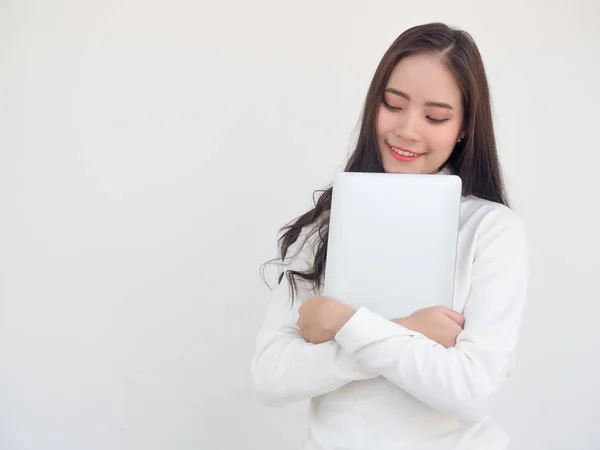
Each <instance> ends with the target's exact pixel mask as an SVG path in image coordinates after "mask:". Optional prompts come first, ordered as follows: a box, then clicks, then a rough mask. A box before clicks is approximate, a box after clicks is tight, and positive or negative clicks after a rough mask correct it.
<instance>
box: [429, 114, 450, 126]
mask: <svg viewBox="0 0 600 450" xmlns="http://www.w3.org/2000/svg"><path fill="white" fill-rule="evenodd" d="M427 120H429V122H431V123H433V124H436V125H439V124H441V123H444V122H448V119H434V118H433V117H429V116H427Z"/></svg>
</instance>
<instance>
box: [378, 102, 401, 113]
mask: <svg viewBox="0 0 600 450" xmlns="http://www.w3.org/2000/svg"><path fill="white" fill-rule="evenodd" d="M383 104H384V105H385V107H386V108H387V109H389V110H390V111H402V108H400V107H398V106H392V105H390V104H389V103H388V102H386V101H384V102H383Z"/></svg>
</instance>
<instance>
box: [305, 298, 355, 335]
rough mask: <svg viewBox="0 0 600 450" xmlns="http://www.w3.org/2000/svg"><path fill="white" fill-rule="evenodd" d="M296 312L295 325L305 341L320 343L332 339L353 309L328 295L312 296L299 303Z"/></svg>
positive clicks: (352, 312)
mask: <svg viewBox="0 0 600 450" xmlns="http://www.w3.org/2000/svg"><path fill="white" fill-rule="evenodd" d="M298 313H299V315H300V317H299V318H298V322H297V325H298V328H300V331H301V332H302V336H304V339H305V340H306V342H310V343H311V344H320V343H322V342H326V341H330V340H331V339H333V338H334V337H335V335H336V334H337V332H338V331H340V329H341V328H342V327H343V326H344V324H345V323H346V322H347V321H348V320H349V319H350V317H352V315H353V314H354V310H353V309H352V308H350V307H349V306H346V305H344V304H343V303H340V302H338V301H336V300H333V299H331V298H329V297H313V298H311V299H310V300H307V301H306V302H304V303H303V304H302V305H300V308H299V310H298Z"/></svg>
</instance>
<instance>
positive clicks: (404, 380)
mask: <svg viewBox="0 0 600 450" xmlns="http://www.w3.org/2000/svg"><path fill="white" fill-rule="evenodd" d="M500 219H501V220H498V221H497V222H498V223H496V224H495V225H494V226H493V227H490V229H489V230H487V231H486V232H485V233H482V235H481V236H479V237H478V243H477V245H478V247H477V251H476V253H475V258H474V263H473V269H472V275H471V276H472V282H471V292H470V295H469V298H468V300H467V303H466V306H465V309H464V314H463V315H464V317H465V326H464V330H463V331H462V332H461V333H460V335H459V336H458V338H457V342H456V346H454V347H451V348H444V347H443V346H441V345H439V344H437V343H435V342H434V341H432V340H430V339H428V338H426V337H425V336H423V335H420V334H418V333H415V332H414V331H411V330H410V329H408V328H405V327H403V326H402V325H399V324H398V323H394V322H391V321H388V320H386V319H384V318H382V317H380V316H378V315H376V314H374V313H372V312H371V311H369V310H367V309H364V308H361V309H359V310H357V311H356V313H355V314H354V315H353V316H352V318H351V319H350V320H349V321H348V322H346V324H345V325H344V326H343V327H342V328H341V329H340V330H339V332H338V333H337V334H336V340H337V342H339V343H340V345H341V346H342V348H344V349H346V350H347V351H348V352H349V353H350V354H351V355H352V356H353V357H354V358H355V359H356V360H357V361H359V362H360V363H361V364H362V366H363V367H364V368H365V369H366V370H367V371H370V372H375V373H379V374H381V375H383V376H384V377H385V378H387V379H388V380H389V381H391V382H392V383H394V384H395V385H397V386H398V387H400V388H402V389H404V390H405V391H407V392H408V393H410V394H412V395H413V396H415V397H416V398H418V399H419V400H421V401H422V402H424V403H426V404H428V405H430V406H432V407H434V408H436V409H438V410H440V411H444V412H448V413H451V414H453V415H455V416H458V417H460V418H462V419H465V420H478V419H480V418H481V417H482V416H483V415H484V412H485V410H486V407H487V405H488V404H489V401H490V400H491V399H492V398H493V397H494V395H495V394H496V392H497V391H498V389H499V388H500V385H501V384H502V382H503V380H504V379H505V377H506V376H507V374H508V373H509V371H510V369H511V365H512V362H513V357H514V350H515V347H516V344H517V335H518V330H519V326H520V320H521V315H522V310H523V306H524V301H525V295H526V289H527V287H526V285H527V272H528V270H527V269H528V257H527V250H526V242H525V233H524V230H523V227H522V224H521V222H520V221H519V220H518V219H517V218H516V216H514V215H512V214H511V215H510V217H507V218H500Z"/></svg>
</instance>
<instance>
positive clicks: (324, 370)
mask: <svg viewBox="0 0 600 450" xmlns="http://www.w3.org/2000/svg"><path fill="white" fill-rule="evenodd" d="M283 280H284V281H282V283H281V285H279V286H278V287H276V288H275V290H274V291H273V293H272V298H271V300H270V304H269V307H268V311H267V317H266V319H265V322H264V324H263V326H262V329H261V330H260V332H259V334H258V338H257V342H256V351H255V354H254V357H253V359H252V364H251V375H252V380H253V383H254V386H255V389H256V390H257V392H258V393H259V395H260V397H261V400H262V401H263V403H265V404H267V405H269V406H276V405H283V404H286V403H291V402H295V401H299V400H304V399H308V398H311V397H316V396H318V395H321V394H325V393H327V392H331V391H333V390H335V389H337V388H339V387H341V386H343V385H345V384H347V383H349V382H351V381H354V380H363V379H368V378H373V377H375V376H378V375H376V374H373V375H371V374H369V373H367V372H365V370H364V369H363V368H362V366H361V365H360V364H359V363H357V362H356V361H355V360H353V359H352V358H351V357H350V355H349V354H348V352H347V351H346V350H344V349H343V348H341V347H340V345H339V344H338V343H337V342H335V341H333V340H331V341H328V342H323V343H322V344H311V343H308V342H306V341H305V340H304V338H303V337H302V334H301V333H300V330H299V328H298V327H297V325H296V322H297V320H298V307H299V304H300V303H301V302H302V301H304V300H306V299H307V298H308V297H309V293H308V292H307V291H306V290H303V289H302V285H301V283H299V286H300V292H299V294H300V295H299V296H297V297H296V299H295V301H294V305H293V306H292V305H291V303H290V300H289V295H288V292H289V291H288V284H287V280H286V278H285V277H284V279H283Z"/></svg>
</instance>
